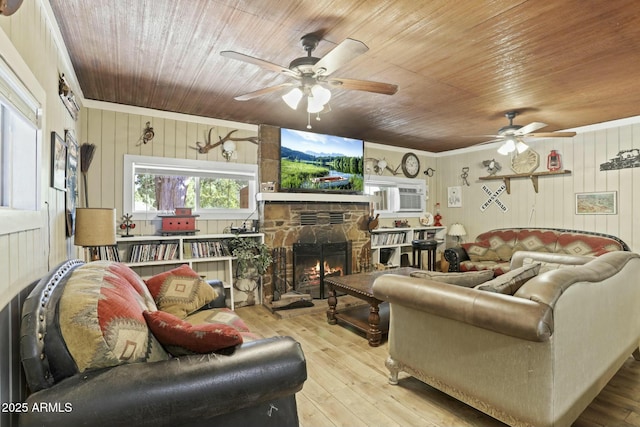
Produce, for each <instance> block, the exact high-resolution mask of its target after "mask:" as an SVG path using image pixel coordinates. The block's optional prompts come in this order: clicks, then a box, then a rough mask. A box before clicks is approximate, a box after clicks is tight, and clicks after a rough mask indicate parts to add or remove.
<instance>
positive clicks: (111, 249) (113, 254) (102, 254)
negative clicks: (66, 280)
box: [84, 246, 120, 262]
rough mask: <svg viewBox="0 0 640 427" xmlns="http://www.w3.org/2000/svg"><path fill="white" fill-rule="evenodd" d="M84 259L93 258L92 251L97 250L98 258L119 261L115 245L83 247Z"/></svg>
mask: <svg viewBox="0 0 640 427" xmlns="http://www.w3.org/2000/svg"><path fill="white" fill-rule="evenodd" d="M84 250H85V255H84V259H93V256H92V251H98V259H102V260H107V261H117V262H120V254H119V253H118V247H117V246H96V247H91V248H85V249H84Z"/></svg>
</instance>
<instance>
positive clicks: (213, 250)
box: [184, 240, 231, 258]
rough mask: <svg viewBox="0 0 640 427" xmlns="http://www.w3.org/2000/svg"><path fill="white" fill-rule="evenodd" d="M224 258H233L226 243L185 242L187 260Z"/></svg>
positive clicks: (209, 241) (212, 241) (208, 241)
mask: <svg viewBox="0 0 640 427" xmlns="http://www.w3.org/2000/svg"><path fill="white" fill-rule="evenodd" d="M224 256H231V251H230V250H229V247H228V246H227V245H226V243H225V242H221V241H217V240H203V241H196V242H190V243H187V242H184V257H185V258H213V257H224Z"/></svg>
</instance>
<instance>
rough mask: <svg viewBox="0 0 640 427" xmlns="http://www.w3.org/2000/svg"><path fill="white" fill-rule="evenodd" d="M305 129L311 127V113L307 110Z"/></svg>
mask: <svg viewBox="0 0 640 427" xmlns="http://www.w3.org/2000/svg"><path fill="white" fill-rule="evenodd" d="M307 129H311V113H309V112H307Z"/></svg>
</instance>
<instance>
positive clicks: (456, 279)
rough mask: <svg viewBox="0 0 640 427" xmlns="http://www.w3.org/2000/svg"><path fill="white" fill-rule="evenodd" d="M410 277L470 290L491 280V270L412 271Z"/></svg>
mask: <svg viewBox="0 0 640 427" xmlns="http://www.w3.org/2000/svg"><path fill="white" fill-rule="evenodd" d="M410 275H411V277H420V278H423V279H430V280H435V281H437V282H443V283H449V284H452V285H459V286H465V287H467V288H472V287H474V286H477V285H479V284H481V283H484V282H486V281H487V280H491V279H493V271H492V270H482V271H469V272H466V273H441V272H439V271H425V270H421V271H414V272H412V273H411V274H410Z"/></svg>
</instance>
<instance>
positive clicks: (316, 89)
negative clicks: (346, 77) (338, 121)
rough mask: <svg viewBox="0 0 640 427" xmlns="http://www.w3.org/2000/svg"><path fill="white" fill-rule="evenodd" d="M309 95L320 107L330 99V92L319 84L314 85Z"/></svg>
mask: <svg viewBox="0 0 640 427" xmlns="http://www.w3.org/2000/svg"><path fill="white" fill-rule="evenodd" d="M311 95H312V96H313V97H314V98H316V100H317V102H319V103H321V104H322V105H324V104H326V103H327V102H329V100H330V99H331V91H330V90H329V89H327V88H325V87H322V86H320V85H319V84H315V85H313V86H312V87H311Z"/></svg>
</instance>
